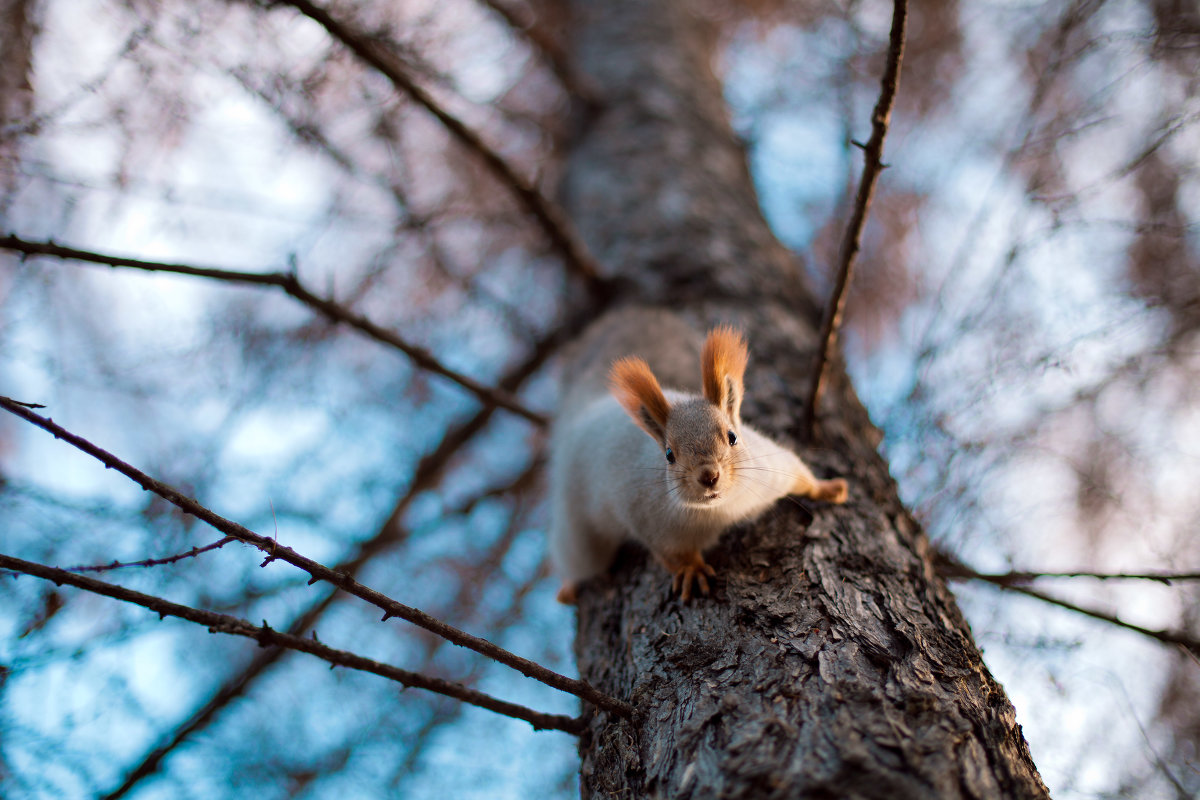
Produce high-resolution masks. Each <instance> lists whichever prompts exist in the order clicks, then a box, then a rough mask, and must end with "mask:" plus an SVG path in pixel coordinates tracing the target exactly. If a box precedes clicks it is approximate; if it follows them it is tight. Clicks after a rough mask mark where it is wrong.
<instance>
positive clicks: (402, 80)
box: [269, 0, 600, 288]
mask: <svg viewBox="0 0 1200 800" xmlns="http://www.w3.org/2000/svg"><path fill="white" fill-rule="evenodd" d="M269 5H287V6H291V7H292V8H294V9H296V10H297V11H299V12H300V13H301V14H303V15H304V16H306V17H308V18H309V19H312V20H313V21H315V22H316V23H318V24H319V25H320V26H321V27H323V28H324V29H325V31H326V32H327V33H328V34H329V35H330V36H332V37H333V38H334V39H336V40H337V41H339V42H341V43H342V44H343V45H344V46H345V47H346V48H348V49H349V50H350V51H351V52H352V53H354V54H355V55H356V56H358V57H359V58H360V59H362V60H363V61H364V62H366V63H367V64H369V65H370V66H371V67H372V68H374V69H375V70H377V71H378V72H380V73H381V74H383V75H384V76H385V77H386V78H387V79H388V80H389V81H391V82H392V85H393V86H395V87H396V88H397V89H399V90H400V91H402V92H404V93H405V94H406V95H408V96H409V97H411V98H412V99H413V100H414V101H415V102H416V103H417V104H419V105H420V106H422V107H423V108H424V109H425V110H426V111H428V112H429V113H430V114H432V115H433V116H434V117H436V118H437V120H438V121H439V122H441V123H442V125H443V126H445V128H446V130H447V131H449V132H450V135H451V136H453V137H454V138H455V139H457V140H458V142H459V143H460V144H462V145H463V146H465V147H466V148H467V149H468V150H470V151H471V152H473V153H475V154H476V155H477V156H479V158H480V160H482V161H483V163H484V164H485V165H486V166H487V168H488V169H489V170H491V172H492V173H493V174H494V175H495V176H496V177H497V178H499V179H500V181H501V182H502V183H503V184H504V185H505V186H506V187H508V189H509V190H510V191H511V192H512V193H513V194H514V195H516V197H517V199H518V200H519V201H520V203H521V205H523V206H524V207H525V209H526V210H527V211H528V212H529V213H530V214H532V215H533V217H534V219H536V220H537V222H538V225H539V226H540V227H541V229H542V231H543V233H545V234H546V237H547V238H548V239H549V240H550V242H551V243H552V244H553V245H554V247H555V248H556V249H557V250H558V251H559V253H560V254H561V255H562V257H563V260H565V261H566V262H567V265H568V266H570V267H571V269H573V270H574V271H575V272H576V273H578V274H579V275H580V276H581V277H582V278H584V279H585V280H587V281H588V282H589V284H591V285H592V287H593V288H595V287H596V284H597V283H598V281H599V278H600V269H599V267H598V265H597V264H596V261H595V259H594V258H593V257H592V255H591V253H589V252H588V250H587V248H586V247H585V246H584V244H583V241H582V240H581V239H580V238H579V235H578V234H577V233H576V232H575V229H574V226H572V225H571V222H570V220H569V219H568V218H567V216H566V215H565V214H564V213H563V211H562V209H561V208H559V207H558V206H557V205H556V204H554V203H552V202H550V201H549V200H547V199H546V198H545V197H544V196H543V195H542V193H541V192H540V191H538V189H537V187H535V186H534V185H533V184H532V183H530V182H529V181H527V180H526V179H525V178H523V177H522V176H520V175H519V174H517V171H516V170H515V169H514V168H513V167H512V165H511V164H509V163H508V162H507V161H505V160H504V158H503V157H501V156H500V154H499V153H497V152H496V151H495V150H493V149H492V148H491V147H489V146H488V145H487V143H485V142H484V141H483V139H481V138H480V136H479V134H477V133H476V132H475V131H473V130H471V129H470V128H468V127H467V126H466V125H465V124H464V123H463V122H462V121H461V120H459V119H458V118H457V117H455V116H453V115H451V114H450V113H449V112H447V111H446V110H445V109H443V108H442V107H441V106H439V105H438V104H437V103H436V102H435V101H434V99H433V97H432V96H431V95H430V94H429V93H428V92H426V91H425V90H424V89H422V88H421V87H420V86H418V85H417V84H416V83H415V82H414V81H413V79H412V78H411V77H410V76H409V75H408V72H407V70H406V69H405V68H404V64H403V63H402V62H401V61H400V59H399V58H397V57H396V54H395V53H394V52H393V51H392V49H391V48H389V47H388V46H387V44H386V43H385V42H383V41H380V40H379V39H377V38H373V37H370V36H367V35H366V34H364V33H363V32H362V31H359V30H356V29H355V28H353V27H352V26H350V25H347V24H346V23H344V22H342V21H341V20H339V19H337V18H336V17H334V16H333V15H332V14H330V13H329V11H327V10H326V9H324V8H322V7H320V6H317V5H316V4H314V3H311V2H309V1H308V0H274V2H271V3H269Z"/></svg>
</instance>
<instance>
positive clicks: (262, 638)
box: [0, 554, 582, 734]
mask: <svg viewBox="0 0 1200 800" xmlns="http://www.w3.org/2000/svg"><path fill="white" fill-rule="evenodd" d="M0 567H3V568H5V569H9V570H13V571H14V572H23V573H25V574H27V575H34V576H36V577H39V578H44V579H46V580H48V581H53V582H54V583H55V584H56V585H59V586H61V585H63V584H67V585H68V586H74V587H75V588H77V589H83V590H84V591H88V592H92V593H93V594H99V595H104V596H105V597H111V598H114V599H116V600H123V601H125V602H127V603H134V604H136V605H139V606H142V607H143V608H148V609H150V610H151V611H153V612H155V613H157V614H158V615H159V617H160V618H161V617H164V616H171V617H179V618H180V619H186V620H188V621H189V622H194V623H196V624H198V625H204V626H206V627H207V628H208V630H209V632H210V633H227V634H230V635H232V636H245V637H246V638H249V639H254V640H255V641H257V642H258V643H259V645H260V646H262V647H266V646H268V645H275V646H276V647H284V648H287V649H289V650H299V651H300V652H302V653H308V654H309V655H312V656H316V657H317V658H320V659H322V660H324V661H328V662H329V663H330V664H333V665H334V666H339V667H348V668H350V669H355V670H360V671H362V672H370V673H372V674H375V675H379V676H380V677H383V678H387V679H389V680H393V681H396V682H397V683H401V684H403V685H404V686H408V687H412V688H416V689H426V690H428V691H431V692H436V693H438V694H444V695H446V696H447V697H453V698H455V699H457V700H461V701H463V702H464V703H470V704H471V705H475V706H479V707H480V708H486V709H487V710H489V711H494V712H496V713H497V714H504V715H505V716H509V717H515V718H516V719H523V720H525V721H526V722H528V723H529V724H530V725H532V726H533V727H534V729H535V730H560V731H565V732H567V733H574V734H578V733H579V732H580V731H581V730H582V720H579V719H575V718H573V717H567V716H563V715H561V714H543V713H542V712H540V711H535V710H533V709H531V708H527V707H525V706H522V705H517V704H516V703H509V702H507V701H504V700H500V699H499V698H496V697H492V696H491V695H489V694H485V693H483V692H480V691H477V690H475V689H469V688H467V687H466V686H463V685H461V684H458V683H452V682H451V681H446V680H442V679H440V678H431V677H429V676H427V675H422V674H420V673H417V672H409V671H408V670H404V669H400V668H399V667H393V666H391V665H390V664H383V663H381V662H379V661H372V660H371V659H369V658H364V657H363V656H360V655H357V654H356V653H351V652H348V651H346V650H335V649H334V648H332V647H328V646H326V645H324V644H321V643H320V642H319V641H317V640H316V639H312V638H309V639H305V638H303V637H300V636H294V635H292V634H290V633H283V632H281V631H277V630H274V629H272V628H271V627H270V626H268V625H266V624H263V625H262V626H258V625H253V624H251V623H249V622H247V621H246V620H244V619H238V618H237V617H233V616H229V615H228V614H218V613H216V612H213V611H204V610H201V609H197V608H192V607H190V606H185V605H180V604H179V603H172V602H170V601H168V600H164V599H162V598H161V597H155V596H153V595H148V594H143V593H142V592H135V591H133V590H132V589H126V588H125V587H123V586H116V585H114V584H111V583H104V582H103V581H98V580H96V579H95V578H88V577H84V576H83V575H76V574H74V573H71V572H67V571H66V570H63V569H57V568H55V567H48V566H45V565H43V564H36V563H34V562H32V561H24V560H22V559H19V558H13V557H12V556H7V555H4V554H0Z"/></svg>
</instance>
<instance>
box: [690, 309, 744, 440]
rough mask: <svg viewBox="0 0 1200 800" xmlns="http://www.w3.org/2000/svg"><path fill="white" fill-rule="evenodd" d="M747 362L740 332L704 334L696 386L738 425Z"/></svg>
mask: <svg viewBox="0 0 1200 800" xmlns="http://www.w3.org/2000/svg"><path fill="white" fill-rule="evenodd" d="M749 358H750V354H749V351H748V350H747V349H746V339H745V338H744V337H743V336H742V333H741V331H739V330H737V329H736V328H733V327H731V326H729V325H721V326H719V327H716V328H713V329H712V330H711V331H709V332H708V338H707V339H705V340H704V352H703V353H701V355H700V382H701V386H702V387H703V389H704V397H705V398H706V399H707V400H708V402H710V403H712V404H713V405H715V406H717V407H719V408H720V409H721V410H722V411H724V412H725V413H726V414H727V415H728V416H729V418H730V419H731V420H733V422H734V424H735V425H741V423H742V420H741V408H742V376H743V375H744V374H745V373H746V361H747V360H748V359H749Z"/></svg>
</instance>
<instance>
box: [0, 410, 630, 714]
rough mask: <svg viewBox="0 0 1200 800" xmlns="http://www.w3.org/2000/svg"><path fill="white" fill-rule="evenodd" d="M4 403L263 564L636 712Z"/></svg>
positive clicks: (610, 706)
mask: <svg viewBox="0 0 1200 800" xmlns="http://www.w3.org/2000/svg"><path fill="white" fill-rule="evenodd" d="M0 407H3V408H4V409H6V410H7V411H9V412H11V413H13V414H15V415H17V416H18V417H21V418H22V419H24V420H26V421H28V422H31V423H33V424H34V425H37V426H38V427H39V428H42V429H43V430H45V431H48V432H50V433H52V434H53V435H54V437H55V438H57V439H62V440H63V441H65V442H67V443H68V444H70V445H71V446H73V447H75V448H76V449H78V450H81V451H82V452H84V453H87V454H88V455H90V456H92V457H93V458H95V459H97V460H99V461H100V462H101V463H103V464H104V465H105V466H106V467H108V468H109V469H115V470H117V471H118V472H120V473H121V474H122V475H124V476H126V477H127V478H129V479H130V480H132V481H133V482H134V483H136V484H138V485H139V486H141V487H142V488H143V489H145V490H146V491H149V492H154V493H155V494H157V495H158V496H159V497H162V498H163V499H164V500H166V501H168V502H170V503H171V504H173V505H175V506H177V507H178V508H180V509H182V510H183V511H186V512H187V513H188V514H191V515H192V516H194V517H196V518H197V519H200V520H202V521H204V522H206V523H208V524H209V525H211V526H212V527H214V528H216V529H217V530H219V531H220V532H221V533H224V534H225V535H226V536H232V537H233V538H235V539H237V540H239V541H242V542H246V543H247V544H251V545H253V546H255V547H257V548H258V549H259V550H261V551H262V552H264V553H266V554H267V557H266V559H265V560H264V561H263V563H262V566H266V565H267V564H269V563H271V562H272V561H275V560H279V561H286V562H287V563H289V564H291V565H292V566H294V567H298V568H299V569H301V570H304V571H305V572H307V573H308V574H309V575H310V576H311V579H310V580H309V583H310V584H311V583H316V582H317V581H326V582H328V583H331V584H333V585H334V586H336V587H337V588H339V589H341V590H342V591H344V592H347V593H349V594H352V595H354V596H355V597H358V598H360V599H362V600H365V601H366V602H368V603H370V604H371V605H374V606H375V607H376V608H379V609H380V610H382V611H383V620H384V621H386V620H388V619H390V618H391V617H399V618H400V619H403V620H407V621H408V622H411V623H413V624H414V625H418V626H420V627H422V628H424V629H426V630H428V631H430V632H432V633H435V634H437V635H438V636H441V637H443V638H445V639H447V640H449V641H451V642H453V643H454V644H457V645H460V646H462V647H466V648H467V649H469V650H474V651H475V652H477V653H479V654H481V655H485V656H487V657H488V658H491V659H492V660H494V661H497V662H499V663H501V664H504V665H505V666H508V667H512V668H513V669H515V670H517V671H518V672H520V673H521V674H522V675H525V676H526V677H529V678H533V679H535V680H538V681H541V682H542V683H545V684H546V685H547V686H552V687H554V688H555V689H559V690H560V691H564V692H568V693H569V694H573V695H575V696H577V697H579V698H581V699H583V700H587V701H588V702H589V703H592V704H593V705H595V706H597V707H599V708H602V709H604V710H606V711H610V712H612V713H614V714H617V715H618V716H621V717H625V718H630V717H632V716H633V707H632V706H631V705H629V704H628V703H626V702H624V701H622V700H618V699H616V698H613V697H609V696H608V695H606V694H604V693H602V692H600V691H599V690H597V689H595V688H594V687H592V686H591V685H590V684H588V683H587V682H585V681H581V680H577V679H574V678H568V677H567V676H565V675H561V674H559V673H557V672H554V671H553V670H549V669H546V668H545V667H543V666H542V665H541V664H538V663H536V662H534V661H530V660H529V659H527V658H522V657H521V656H518V655H516V654H515V653H511V652H509V651H508V650H505V649H504V648H502V647H500V646H499V645H496V644H494V643H492V642H489V641H488V640H486V639H482V638H480V637H478V636H472V635H471V634H469V633H467V632H465V631H462V630H459V629H458V628H455V627H454V626H452V625H448V624H447V623H445V622H442V621H441V620H439V619H436V618H434V617H432V616H430V615H429V614H426V613H425V612H424V611H421V610H420V609H417V608H413V607H411V606H407V605H404V604H403V603H400V602H398V601H396V600H393V599H391V598H390V597H388V596H386V595H384V594H382V593H381V592H377V591H375V590H374V589H372V588H370V587H368V586H364V585H363V584H361V583H359V582H358V581H356V580H354V579H353V578H352V577H350V576H349V575H347V574H345V573H342V572H337V571H336V570H333V569H330V568H329V567H327V566H325V565H324V564H321V563H320V562H318V561H314V560H312V559H311V558H308V557H307V556H303V555H301V554H300V553H297V552H296V551H295V550H293V549H292V548H290V547H287V546H285V545H281V544H279V543H277V542H276V541H275V540H274V539H271V538H269V537H266V536H260V535H259V534H257V533H254V532H253V531H251V530H250V529H248V528H246V527H244V526H242V525H239V524H238V523H236V522H233V521H231V520H228V519H226V518H224V517H222V516H221V515H219V514H217V513H216V512H214V511H211V510H209V509H208V508H206V507H205V506H203V505H201V504H200V503H199V502H197V501H196V500H194V499H192V498H190V497H187V496H186V495H184V494H182V493H181V492H179V491H178V490H177V489H175V488H174V487H173V486H170V485H168V484H165V483H163V482H161V481H158V480H156V479H154V478H152V477H150V476H149V475H147V474H146V473H144V472H142V471H141V470H139V469H137V468H136V467H133V466H131V465H130V464H127V463H126V462H124V461H122V460H121V459H119V458H117V457H116V456H115V455H113V454H112V453H109V452H108V451H106V450H103V449H101V448H100V447H97V446H96V445H94V444H92V443H91V442H89V441H88V440H86V439H84V438H82V437H80V436H76V435H75V434H73V433H71V432H70V431H68V430H66V429H65V428H63V427H62V426H60V425H58V424H56V423H55V422H53V421H52V420H50V419H48V418H46V417H43V416H40V415H38V414H35V413H33V412H32V411H30V410H28V409H27V408H24V407H23V406H21V405H20V404H18V403H15V402H14V401H12V400H9V399H8V398H7V397H3V396H0Z"/></svg>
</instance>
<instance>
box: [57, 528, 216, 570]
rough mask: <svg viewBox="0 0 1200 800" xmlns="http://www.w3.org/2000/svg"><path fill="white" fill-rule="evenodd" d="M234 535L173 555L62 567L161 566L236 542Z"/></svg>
mask: <svg viewBox="0 0 1200 800" xmlns="http://www.w3.org/2000/svg"><path fill="white" fill-rule="evenodd" d="M236 541H237V539H234V538H233V537H232V536H225V537H222V538H220V539H218V540H217V541H215V542H213V543H212V544H206V545H204V547H193V548H192V549H191V550H188V551H187V552H184V553H176V554H175V555H173V556H167V557H166V558H146V559H143V560H141V561H113V562H112V563H111V564H95V565H93V566H82V567H62V570H63V571H64V572H109V571H110V570H114V569H126V568H128V567H161V566H164V565H166V564H174V563H175V562H176V561H183V560H184V559H185V558H195V557H196V556H198V555H200V554H202V553H207V552H209V551H211V550H219V549H220V548H222V547H224V546H225V545H227V544H229V543H230V542H236Z"/></svg>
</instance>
